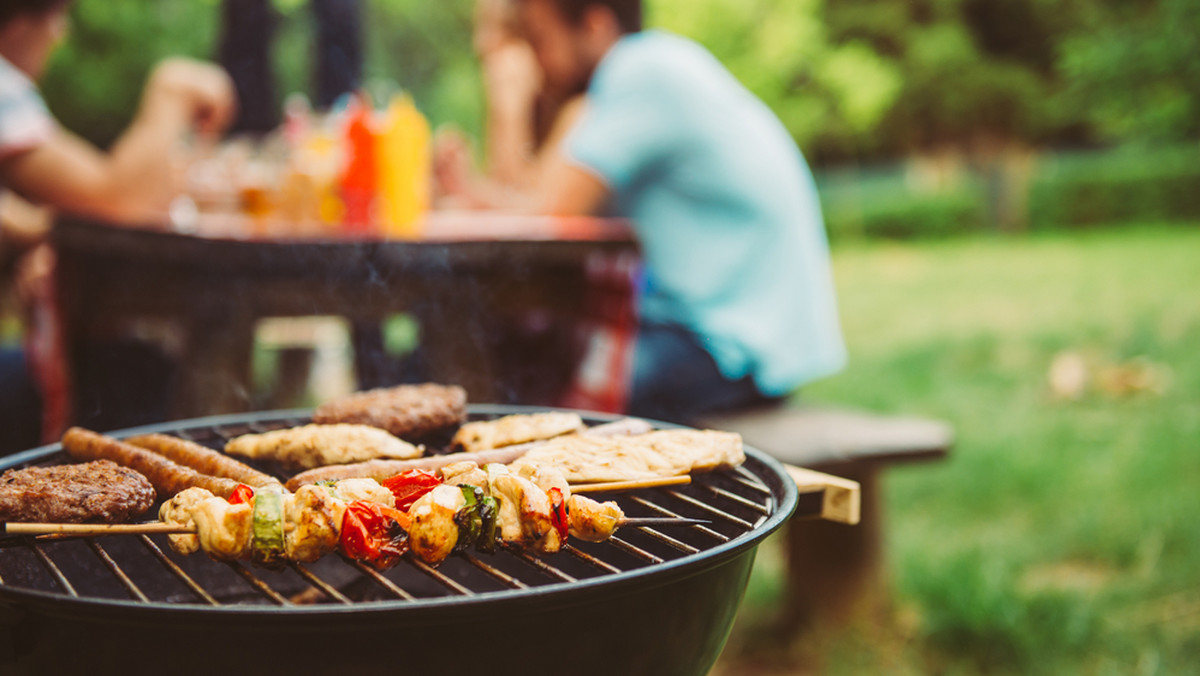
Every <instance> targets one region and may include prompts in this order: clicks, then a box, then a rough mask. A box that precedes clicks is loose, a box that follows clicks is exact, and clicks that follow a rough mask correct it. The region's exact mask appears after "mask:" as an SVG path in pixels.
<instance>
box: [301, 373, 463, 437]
mask: <svg viewBox="0 0 1200 676" xmlns="http://www.w3.org/2000/svg"><path fill="white" fill-rule="evenodd" d="M466 419H467V391H466V390H464V389H463V388H461V387H457V386H453V385H436V384H434V383H425V384H423V385H400V386H399V387H392V388H384V389H377V390H368V391H366V392H359V393H358V394H352V395H349V396H346V397H342V398H340V399H335V400H333V401H330V402H328V403H326V404H323V405H321V406H318V407H317V410H316V411H314V412H313V422H316V423H357V424H362V425H371V426H372V427H378V428H381V429H385V430H387V431H388V432H391V433H392V434H394V435H396V436H398V437H406V438H417V437H421V436H423V435H426V434H429V433H431V432H436V431H438V430H440V429H444V428H447V427H451V426H454V425H458V424H460V423H462V422H463V421H465V420H466Z"/></svg>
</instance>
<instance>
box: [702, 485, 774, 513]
mask: <svg viewBox="0 0 1200 676" xmlns="http://www.w3.org/2000/svg"><path fill="white" fill-rule="evenodd" d="M704 487H705V488H707V489H708V490H709V491H710V492H712V494H713V495H719V496H721V497H723V498H725V499H727V500H732V501H733V502H736V503H738V504H739V505H742V506H743V507H745V508H747V509H752V510H754V511H756V512H758V513H759V514H762V515H763V516H770V515H771V510H770V509H768V508H767V507H766V506H764V505H762V504H760V503H757V502H755V501H753V500H747V499H746V498H743V497H742V496H740V495H738V494H737V493H731V492H729V491H727V490H725V489H724V488H717V487H716V486H709V485H708V484H704Z"/></svg>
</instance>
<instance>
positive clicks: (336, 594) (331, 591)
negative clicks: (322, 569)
mask: <svg viewBox="0 0 1200 676" xmlns="http://www.w3.org/2000/svg"><path fill="white" fill-rule="evenodd" d="M290 567H291V569H292V570H294V571H296V572H297V573H299V575H300V577H302V578H304V579H305V580H306V581H307V582H308V583H309V584H311V585H312V586H314V587H316V588H317V589H320V590H321V591H322V592H324V594H325V595H326V596H328V597H329V598H331V599H333V600H335V601H337V602H338V603H344V604H346V605H350V604H352V603H353V601H351V600H350V599H348V598H346V595H345V594H343V593H341V592H340V591H338V590H337V588H335V587H334V586H333V585H331V584H329V583H328V582H326V581H325V580H322V579H321V578H319V577H317V576H316V574H315V573H313V572H312V571H311V570H309V569H307V568H305V567H304V566H303V565H301V564H299V563H292V564H291V566H290Z"/></svg>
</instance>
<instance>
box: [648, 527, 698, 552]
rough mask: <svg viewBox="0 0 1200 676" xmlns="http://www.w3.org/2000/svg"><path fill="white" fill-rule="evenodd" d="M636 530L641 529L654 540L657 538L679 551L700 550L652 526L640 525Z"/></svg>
mask: <svg viewBox="0 0 1200 676" xmlns="http://www.w3.org/2000/svg"><path fill="white" fill-rule="evenodd" d="M638 530H640V531H642V532H643V533H645V534H646V535H649V536H650V537H652V538H654V539H655V540H658V541H659V542H661V543H663V544H665V545H667V546H670V547H674V548H675V549H678V550H679V551H681V552H683V553H684V554H695V553H696V552H699V551H700V550H699V549H697V548H695V547H693V546H691V545H689V544H688V543H686V542H681V541H679V540H676V539H675V538H673V537H671V536H670V535H667V534H666V533H661V532H659V531H657V530H655V529H653V528H649V527H646V526H642V527H641V528H639V529H638Z"/></svg>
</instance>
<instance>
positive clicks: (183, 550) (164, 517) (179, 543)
mask: <svg viewBox="0 0 1200 676" xmlns="http://www.w3.org/2000/svg"><path fill="white" fill-rule="evenodd" d="M211 497H213V494H212V493H210V492H209V491H207V490H205V489H203V488H198V487H195V486H193V487H192V488H188V489H185V490H182V491H180V492H179V493H177V494H176V495H175V497H173V498H171V499H170V500H167V501H166V502H164V503H163V504H162V507H159V508H158V520H159V521H162V522H163V523H169V524H174V525H176V526H183V527H185V528H195V527H196V519H195V518H194V517H192V511H193V510H195V509H196V505H199V504H200V503H201V502H204V501H205V500H207V499H209V498H211ZM167 540H168V541H169V542H170V543H171V549H174V550H175V551H177V552H179V553H180V554H194V553H195V552H196V550H198V549H200V538H199V537H197V536H195V535H188V534H186V533H178V534H173V535H168V536H167Z"/></svg>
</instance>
